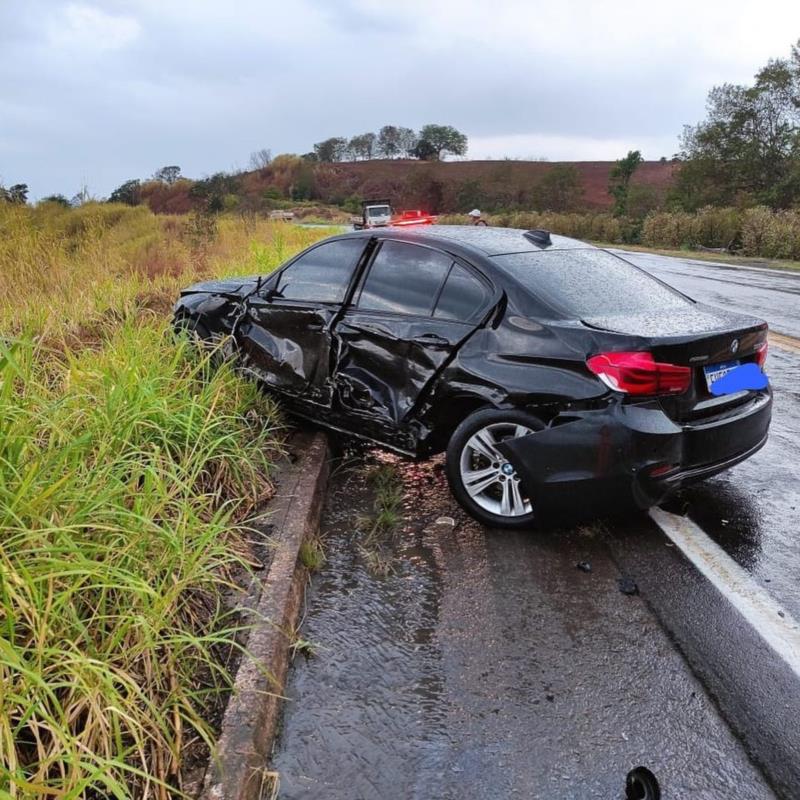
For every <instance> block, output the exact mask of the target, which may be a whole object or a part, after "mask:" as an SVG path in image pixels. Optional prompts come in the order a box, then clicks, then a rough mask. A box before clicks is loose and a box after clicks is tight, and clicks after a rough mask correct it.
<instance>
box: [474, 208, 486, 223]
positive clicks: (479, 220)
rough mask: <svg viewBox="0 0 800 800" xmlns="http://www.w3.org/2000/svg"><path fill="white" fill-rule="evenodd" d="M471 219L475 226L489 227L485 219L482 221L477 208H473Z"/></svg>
mask: <svg viewBox="0 0 800 800" xmlns="http://www.w3.org/2000/svg"><path fill="white" fill-rule="evenodd" d="M469 218H470V221H471V222H472V224H473V225H487V224H488V223H487V222H486V220H485V219H481V212H480V210H479V209H477V208H473V209H472V211H470V212H469Z"/></svg>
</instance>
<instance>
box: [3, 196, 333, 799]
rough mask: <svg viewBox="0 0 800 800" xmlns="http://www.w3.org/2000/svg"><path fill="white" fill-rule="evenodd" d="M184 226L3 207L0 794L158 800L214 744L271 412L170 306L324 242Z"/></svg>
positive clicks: (299, 235)
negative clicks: (188, 288)
mask: <svg viewBox="0 0 800 800" xmlns="http://www.w3.org/2000/svg"><path fill="white" fill-rule="evenodd" d="M203 224H204V223H203V222H202V221H201V222H200V225H201V226H202V225H203ZM182 225H183V222H178V221H176V220H173V219H170V218H166V219H162V218H155V217H153V215H152V214H150V213H149V212H144V213H143V212H142V210H140V209H133V210H131V209H121V208H114V207H97V208H95V209H92V208H89V209H88V210H84V209H81V210H79V211H61V210H55V209H54V210H41V209H37V210H31V209H9V208H7V207H6V208H4V207H3V206H2V205H1V204H0V277H1V278H2V281H3V285H2V292H0V797H13V798H17V797H18V798H23V797H24V798H28V797H47V796H49V797H64V798H81V797H118V798H128V797H168V796H174V795H175V794H176V793H178V791H179V787H180V775H181V768H182V761H183V756H184V754H185V752H186V750H187V746H188V745H190V744H192V743H196V742H198V741H200V742H203V741H206V742H208V741H209V740H210V737H211V736H212V727H211V721H210V719H209V709H210V708H211V707H212V706H213V699H214V698H215V697H216V696H218V694H219V693H220V692H221V691H223V690H224V689H225V687H226V686H227V685H228V682H229V679H230V676H229V675H228V673H227V671H226V669H225V665H224V663H223V661H222V660H221V658H222V657H223V656H224V655H225V654H227V653H228V652H229V651H230V648H231V647H233V646H235V640H236V634H237V629H236V620H235V618H234V617H231V616H230V615H229V613H228V612H227V611H226V607H225V605H224V604H223V602H222V596H223V593H224V592H226V591H227V590H228V589H230V588H231V584H232V582H233V581H234V580H235V578H236V577H237V576H240V575H241V573H242V570H243V569H246V567H247V555H248V552H247V548H246V546H245V544H246V537H245V535H244V532H245V527H244V526H245V525H246V521H247V519H248V516H249V515H250V514H251V513H252V511H253V509H255V508H256V507H257V506H258V505H259V503H260V502H261V501H262V500H263V499H265V498H266V497H268V496H269V493H270V490H271V486H270V477H269V476H270V459H271V457H272V454H273V453H274V448H275V435H276V432H277V430H278V428H279V425H280V419H279V415H278V411H277V409H276V407H275V405H274V404H273V403H272V402H271V401H270V400H269V399H267V398H265V397H264V396H263V395H262V394H260V393H259V391H258V390H257V388H256V387H255V386H254V385H252V384H250V383H248V382H245V381H242V380H241V379H240V378H239V377H238V376H237V375H236V374H235V373H234V372H233V371H232V369H231V368H230V367H228V366H223V367H222V369H220V370H218V371H212V370H210V369H209V365H208V363H207V360H203V359H200V360H198V359H197V358H196V357H193V356H192V354H191V353H190V352H189V351H188V349H187V347H188V346H187V344H185V343H179V342H175V341H174V340H173V339H172V337H171V336H170V335H169V332H168V322H167V313H166V312H167V309H168V307H169V304H170V301H171V300H172V298H173V297H174V295H175V293H176V291H177V288H178V286H180V285H182V284H185V283H187V282H188V281H190V280H193V279H195V278H197V277H201V276H202V274H219V273H223V272H238V271H253V270H250V269H249V268H251V267H254V266H257V267H258V269H260V270H261V271H268V270H269V269H271V268H273V267H274V266H275V265H276V263H277V262H278V260H279V258H280V257H284V256H287V255H289V254H291V253H292V252H294V251H296V250H297V249H299V247H301V246H303V245H304V244H306V243H309V242H310V241H312V240H313V238H319V237H320V236H321V235H324V233H325V232H324V231H305V230H299V229H293V228H286V227H285V226H275V225H268V224H265V223H260V222H259V223H256V224H255V226H253V225H252V223H248V224H247V225H245V223H244V222H241V221H237V220H222V221H221V222H220V224H219V225H218V226H215V229H214V230H213V231H208V235H207V236H205V238H203V237H200V239H201V240H200V241H199V243H198V241H192V240H191V239H190V237H187V236H186V233H185V231H184V230H183V228H182ZM277 231H280V233H279V234H278V233H277ZM201 249H202V250H203V252H200V251H201Z"/></svg>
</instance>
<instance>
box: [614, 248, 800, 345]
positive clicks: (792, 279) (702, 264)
mask: <svg viewBox="0 0 800 800" xmlns="http://www.w3.org/2000/svg"><path fill="white" fill-rule="evenodd" d="M612 252H615V253H619V254H620V255H621V256H623V257H624V258H627V259H628V260H630V261H632V262H633V263H634V264H636V265H637V266H639V267H642V269H646V270H647V271H648V272H651V273H652V274H653V275H655V276H656V277H658V278H660V279H661V280H663V281H664V282H665V283H668V284H670V285H671V286H674V287H675V288H676V289H678V290H680V291H682V292H684V293H685V294H688V295H689V296H690V297H693V298H694V299H695V300H699V301H701V302H703V303H710V304H711V305H715V306H721V307H723V308H729V309H731V310H733V311H741V312H742V313H745V314H751V315H755V316H758V317H762V318H763V319H765V320H767V322H769V325H770V328H771V329H773V330H775V331H778V332H779V333H785V334H787V335H789V336H794V337H796V338H800V271H798V272H790V271H788V270H786V271H778V270H768V269H763V268H760V267H751V268H748V267H741V266H738V265H737V266H733V265H731V264H722V263H713V262H708V261H697V260H692V259H683V258H672V257H669V256H660V255H656V254H655V253H637V252H634V251H632V250H628V251H626V250H613V249H612Z"/></svg>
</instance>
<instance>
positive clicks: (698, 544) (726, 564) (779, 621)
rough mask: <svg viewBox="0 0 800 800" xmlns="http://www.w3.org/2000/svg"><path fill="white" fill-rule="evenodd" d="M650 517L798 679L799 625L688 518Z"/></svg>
mask: <svg viewBox="0 0 800 800" xmlns="http://www.w3.org/2000/svg"><path fill="white" fill-rule="evenodd" d="M650 516H651V517H652V519H653V521H654V522H655V523H656V525H658V527H659V528H661V530H662V531H664V533H665V534H666V535H667V536H668V537H669V538H670V539H672V541H673V542H674V543H675V544H676V545H677V546H678V547H679V548H680V550H681V552H682V553H683V554H684V555H685V556H686V558H688V559H689V561H691V562H692V564H694V566H695V567H697V569H698V570H699V571H700V573H701V574H702V575H704V576H705V577H706V578H707V579H708V580H709V581H710V582H711V583H712V584H713V585H714V587H715V588H716V589H717V590H718V591H719V592H721V593H722V595H723V596H724V597H725V598H726V599H727V600H728V601H729V602H730V604H731V605H732V606H733V607H734V608H735V609H736V610H737V611H738V612H739V613H740V614H741V615H742V617H744V619H745V620H747V622H748V623H749V624H750V625H751V626H752V627H753V629H754V630H755V631H756V633H758V635H759V636H760V637H761V638H762V639H763V641H764V642H765V643H766V644H767V645H768V646H769V647H770V648H771V649H772V650H773V651H774V652H775V653H776V654H777V655H778V656H780V658H781V659H783V661H784V662H785V663H786V664H787V665H788V666H789V667H790V668H791V669H792V671H793V672H794V673H795V675H796V676H797V677H800V625H798V623H797V622H796V621H795V620H794V619H793V618H792V617H791V616H790V615H789V612H788V611H786V610H785V609H784V608H782V607H781V606H780V605H779V604H778V603H776V602H775V600H773V599H772V598H771V597H770V596H769V595H768V594H767V593H766V592H765V591H764V590H763V589H762V588H761V587H760V586H759V585H758V584H757V583H756V582H755V581H754V580H753V578H752V577H750V575H748V574H747V572H745V570H743V569H742V568H741V567H740V566H739V565H738V564H737V563H736V562H735V561H734V560H733V559H732V558H731V557H730V556H729V555H728V554H727V553H726V552H725V551H724V550H723V549H722V548H721V547H720V546H719V545H718V544H717V543H716V542H714V541H713V540H712V539H710V538H709V536H708V534H707V533H706V532H705V531H704V530H703V529H702V528H701V527H700V526H699V525H696V524H695V523H694V522H692V521H691V520H690V519H689V518H688V517H680V516H676V515H675V514H670V513H669V512H667V511H663V510H662V509H660V508H653V509H651V510H650Z"/></svg>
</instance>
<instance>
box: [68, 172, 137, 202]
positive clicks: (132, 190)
mask: <svg viewBox="0 0 800 800" xmlns="http://www.w3.org/2000/svg"><path fill="white" fill-rule="evenodd" d="M108 202H109V203H125V205H128V206H138V205H139V203H141V202H142V182H141V181H140V180H139V179H138V178H133V179H132V180H129V181H125V183H123V184H122V185H121V186H118V187H117V188H116V189H114V191H113V192H111V195H110V196H109V198H108ZM81 204H82V203H81Z"/></svg>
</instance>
